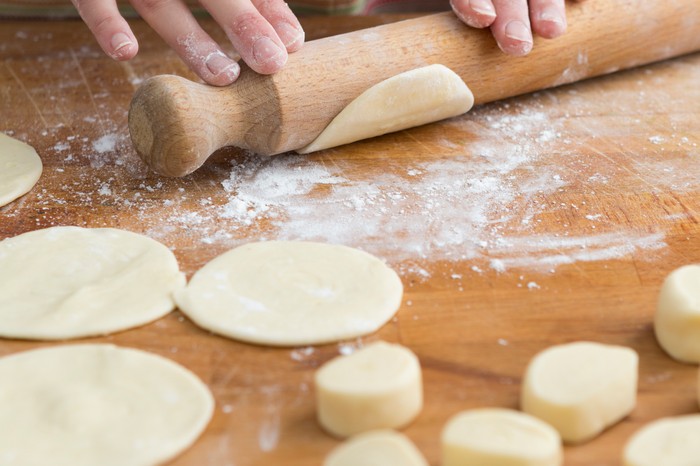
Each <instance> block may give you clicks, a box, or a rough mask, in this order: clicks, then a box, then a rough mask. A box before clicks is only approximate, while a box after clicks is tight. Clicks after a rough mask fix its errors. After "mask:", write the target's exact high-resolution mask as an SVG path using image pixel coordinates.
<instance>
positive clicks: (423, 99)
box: [297, 65, 474, 154]
mask: <svg viewBox="0 0 700 466" xmlns="http://www.w3.org/2000/svg"><path fill="white" fill-rule="evenodd" d="M472 105H474V96H473V95H472V93H471V91H470V90H469V88H468V87H467V85H466V84H464V81H462V79H461V78H460V77H459V76H458V75H457V74H456V73H455V72H454V71H452V70H450V69H449V68H447V67H446V66H443V65H429V66H425V67H423V68H417V69H414V70H410V71H406V72H404V73H400V74H397V75H396V76H392V77H391V78H388V79H386V80H384V81H382V82H380V83H377V84H375V85H374V86H372V87H370V88H369V89H367V90H366V91H365V92H363V93H362V94H360V95H359V96H358V97H357V98H356V99H355V100H353V101H352V102H350V103H349V104H348V105H347V106H346V107H345V108H344V109H343V110H342V111H341V112H340V113H339V114H338V115H336V117H335V118H334V119H333V120H332V121H331V122H330V124H329V125H328V126H327V127H326V128H325V129H324V130H323V131H322V132H321V134H319V135H318V137H316V139H315V140H314V141H313V142H312V143H311V144H309V145H308V146H306V147H303V148H301V149H299V150H297V152H299V153H300V154H307V153H309V152H314V151H318V150H322V149H327V148H329V147H335V146H340V145H343V144H349V143H351V142H355V141H359V140H361V139H367V138H371V137H375V136H380V135H382V134H386V133H392V132H394V131H400V130H402V129H407V128H412V127H414V126H420V125H425V124H427V123H432V122H434V121H439V120H444V119H445V118H450V117H454V116H457V115H461V114H463V113H465V112H467V111H468V110H469V109H470V108H472Z"/></svg>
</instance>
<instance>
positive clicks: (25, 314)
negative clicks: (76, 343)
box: [0, 227, 185, 340]
mask: <svg viewBox="0 0 700 466" xmlns="http://www.w3.org/2000/svg"><path fill="white" fill-rule="evenodd" d="M184 286H185V276H184V274H183V273H181V272H180V270H179V268H178V264H177V260H176V259H175V256H174V255H173V253H172V252H171V251H170V250H169V249H168V248H166V247H165V246H164V245H162V244H160V243H158V242H157V241H154V240H152V239H150V238H147V237H145V236H142V235H139V234H136V233H131V232H128V231H122V230H116V229H111V228H96V229H86V228H78V227H52V228H47V229H44V230H37V231H33V232H30V233H25V234H22V235H19V236H15V237H14V238H8V239H6V240H4V241H1V242H0V336H3V337H8V338H23V339H37V340H57V339H66V338H78V337H86V336H92V335H102V334H107V333H111V332H116V331H119V330H124V329H127V328H131V327H135V326H138V325H143V324H146V323H148V322H151V321H153V320H156V319H158V318H160V317H162V316H163V315H165V314H167V313H168V312H170V311H171V310H172V309H173V308H174V307H175V303H174V301H173V297H172V294H173V292H174V291H175V290H176V289H178V288H182V287H184Z"/></svg>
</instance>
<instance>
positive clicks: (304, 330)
mask: <svg viewBox="0 0 700 466" xmlns="http://www.w3.org/2000/svg"><path fill="white" fill-rule="evenodd" d="M402 295H403V286H402V284H401V280H400V279H399V277H398V275H396V273H395V272H394V271H393V270H391V269H390V268H389V267H387V266H386V265H385V264H384V263H383V262H382V261H380V260H379V259H377V258H376V257H373V256H371V255H369V254H367V253H365V252H362V251H358V250H356V249H352V248H349V247H346V246H338V245H329V244H320V243H312V242H303V241H269V242H262V243H249V244H246V245H244V246H241V247H238V248H236V249H233V250H231V251H228V252H227V253H224V254H222V255H221V256H219V257H217V258H215V259H214V260H212V261H211V262H209V263H208V264H207V265H205V266H204V267H203V268H202V269H201V270H199V271H198V272H197V273H195V274H194V277H192V280H191V281H190V283H189V285H187V288H185V289H184V290H181V291H179V292H177V293H176V294H175V300H176V301H177V304H178V306H179V307H180V309H182V311H183V312H184V313H185V314H187V316H188V317H190V318H191V319H192V320H193V321H194V322H195V323H196V324H197V325H199V326H201V327H203V328H206V329H208V330H211V331H212V332H215V333H218V334H220V335H225V336H228V337H231V338H235V339H238V340H243V341H248V342H252V343H261V344H267V345H279V346H301V345H310V344H316V343H327V342H332V341H337V340H343V339H348V338H354V337H358V336H361V335H366V334H368V333H372V332H374V331H376V330H377V329H378V328H379V327H381V326H382V325H384V324H385V323H386V322H387V321H388V320H389V319H390V318H391V317H392V316H393V315H394V313H395V312H396V310H397V309H398V308H399V306H400V304H401V297H402Z"/></svg>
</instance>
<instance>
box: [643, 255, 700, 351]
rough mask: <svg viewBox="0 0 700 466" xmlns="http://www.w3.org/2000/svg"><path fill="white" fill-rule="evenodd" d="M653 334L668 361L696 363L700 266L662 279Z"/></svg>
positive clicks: (699, 345)
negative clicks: (669, 357) (669, 356)
mask: <svg viewBox="0 0 700 466" xmlns="http://www.w3.org/2000/svg"><path fill="white" fill-rule="evenodd" d="M654 332H655V333H656V339H657V340H658V341H659V344H660V345H661V347H662V348H663V349H664V350H665V351H666V352H667V353H668V354H669V355H671V357H673V358H675V359H677V360H679V361H683V362H690V363H696V364H697V363H700V265H698V264H693V265H686V266H684V267H681V268H679V269H676V270H674V271H673V272H671V274H670V275H669V276H668V277H666V280H665V281H664V284H663V286H662V287H661V292H660V293H659V301H658V305H657V310H656V315H655V317H654Z"/></svg>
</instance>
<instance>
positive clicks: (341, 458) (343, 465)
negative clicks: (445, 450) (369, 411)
mask: <svg viewBox="0 0 700 466" xmlns="http://www.w3.org/2000/svg"><path fill="white" fill-rule="evenodd" d="M323 466H428V462H427V461H426V460H425V458H424V457H423V455H422V454H421V452H420V451H419V450H418V448H416V446H415V445H414V444H413V442H411V441H410V440H409V439H408V437H406V436H405V435H403V434H400V433H398V432H395V431H393V430H374V431H371V432H366V433H364V434H359V435H356V436H354V437H352V438H350V439H349V440H347V441H345V442H343V443H342V444H340V445H339V446H338V447H336V448H335V449H334V450H333V451H332V452H330V453H329V455H328V456H327V457H326V460H325V461H324V462H323Z"/></svg>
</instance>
